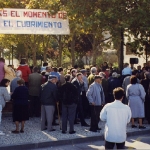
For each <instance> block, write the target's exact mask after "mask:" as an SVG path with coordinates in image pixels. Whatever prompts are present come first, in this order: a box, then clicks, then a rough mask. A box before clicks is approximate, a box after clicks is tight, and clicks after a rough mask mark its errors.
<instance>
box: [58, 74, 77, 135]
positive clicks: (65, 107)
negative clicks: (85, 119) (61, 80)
mask: <svg viewBox="0 0 150 150" xmlns="http://www.w3.org/2000/svg"><path fill="white" fill-rule="evenodd" d="M65 80H66V83H65V84H63V85H62V86H61V87H60V89H59V94H60V95H59V97H60V98H61V101H62V133H63V134H65V133H66V131H67V120H69V125H70V130H69V133H70V134H74V133H76V132H75V131H74V119H75V114H76V108H77V102H78V96H77V89H76V87H75V86H74V85H73V84H72V83H70V82H71V75H69V74H68V75H66V76H65Z"/></svg>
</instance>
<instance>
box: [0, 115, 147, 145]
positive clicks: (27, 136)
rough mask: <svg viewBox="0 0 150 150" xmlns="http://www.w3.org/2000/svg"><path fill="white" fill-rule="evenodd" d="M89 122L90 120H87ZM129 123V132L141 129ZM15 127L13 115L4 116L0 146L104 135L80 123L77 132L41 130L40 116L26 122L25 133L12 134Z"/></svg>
mask: <svg viewBox="0 0 150 150" xmlns="http://www.w3.org/2000/svg"><path fill="white" fill-rule="evenodd" d="M86 122H87V123H89V120H86ZM130 126H131V125H130V124H129V125H128V128H127V132H128V133H129V132H135V131H140V130H139V129H138V128H137V129H132V128H131V127H130ZM145 126H146V127H147V128H146V129H145V130H150V125H148V124H145ZM99 127H101V128H102V129H104V123H103V122H100V123H99ZM14 129H15V125H14V123H13V122H12V118H11V117H4V118H3V119H2V130H3V131H4V132H5V133H6V135H5V136H0V147H2V146H10V145H19V144H29V143H37V144H38V143H41V142H50V141H61V140H68V139H69V140H70V139H78V138H86V137H99V136H102V135H103V132H104V131H103V130H102V131H101V132H97V133H94V132H90V131H89V130H88V129H89V128H87V127H81V126H80V125H75V131H76V134H73V135H70V134H68V133H67V134H62V133H61V131H60V129H59V126H56V127H55V129H56V131H54V132H48V131H40V118H32V119H30V120H29V121H27V122H26V124H25V133H20V134H12V133H11V131H12V130H14Z"/></svg>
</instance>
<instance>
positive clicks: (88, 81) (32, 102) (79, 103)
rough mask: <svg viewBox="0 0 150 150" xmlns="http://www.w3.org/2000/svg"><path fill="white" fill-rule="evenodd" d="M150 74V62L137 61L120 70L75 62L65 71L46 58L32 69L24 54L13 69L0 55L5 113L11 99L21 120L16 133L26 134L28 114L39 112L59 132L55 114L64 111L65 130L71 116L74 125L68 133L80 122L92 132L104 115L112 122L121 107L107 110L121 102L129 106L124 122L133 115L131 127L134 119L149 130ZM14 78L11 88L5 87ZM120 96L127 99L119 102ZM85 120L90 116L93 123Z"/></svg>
mask: <svg viewBox="0 0 150 150" xmlns="http://www.w3.org/2000/svg"><path fill="white" fill-rule="evenodd" d="M149 75H150V70H149V67H143V68H141V66H138V67H137V69H136V68H135V67H133V65H132V66H131V67H130V66H129V64H128V63H125V64H124V69H123V70H122V74H121V75H120V74H118V73H117V70H116V69H114V68H113V65H112V64H110V65H108V64H107V62H104V63H103V64H102V65H101V66H100V67H95V66H91V67H90V68H88V69H85V68H81V69H79V68H78V66H74V67H72V68H70V69H68V70H66V73H64V69H63V68H62V67H59V68H56V67H51V66H49V65H48V63H44V64H43V66H42V67H41V68H38V67H33V68H29V66H28V65H27V64H26V60H25V59H21V62H20V65H19V67H18V68H17V69H14V68H13V67H12V66H11V65H8V66H7V65H6V64H5V60H4V59H3V58H0V115H2V109H3V108H4V107H5V102H6V101H9V100H11V101H12V102H13V121H14V122H15V125H16V129H15V130H13V131H12V133H15V134H18V133H23V132H24V125H25V121H26V120H29V117H40V116H41V130H42V131H43V130H48V131H50V132H52V131H55V129H54V128H53V126H55V125H58V123H56V119H57V118H58V119H59V120H60V115H61V124H60V122H59V124H60V127H61V129H62V134H66V133H67V121H69V126H70V128H69V133H70V134H74V133H76V131H75V130H74V124H79V123H81V126H85V127H89V130H90V131H92V132H97V131H98V130H101V128H100V127H99V126H98V123H99V121H100V118H101V120H102V121H107V125H108V124H109V123H110V122H111V121H113V120H112V119H113V117H114V116H115V115H117V113H119V112H117V111H116V110H113V111H112V112H111V111H108V110H109V109H110V110H111V109H112V108H115V107H116V108H122V109H121V111H122V110H123V109H125V110H127V111H128V112H127V113H126V114H124V115H125V116H126V121H123V122H124V123H125V124H127V123H128V122H130V118H131V123H132V126H131V127H132V128H137V126H136V124H135V120H136V119H138V123H139V126H138V128H139V129H145V128H146V127H145V126H144V125H143V124H144V119H145V120H147V121H148V123H150V109H149V107H150V86H149V85H150V84H149V83H150V76H149ZM9 83H10V93H8V91H7V88H6V87H8V86H9ZM114 100H115V101H114ZM117 100H119V102H120V101H122V103H121V104H120V103H117V102H116V101H117ZM128 106H129V107H128ZM89 110H90V111H89ZM117 110H119V109H117ZM130 110H131V113H130ZM107 111H108V112H107ZM121 111H120V112H121ZM109 112H111V114H110V116H108V118H109V120H110V122H109V121H108V120H107V117H106V116H107V115H108V114H109ZM100 114H101V115H100ZM111 117H112V118H111ZM85 119H91V121H90V125H89V124H88V123H87V122H86V121H85ZM120 119H121V118H120ZM0 122H1V117H0ZM114 122H115V121H114ZM116 122H117V120H116ZM20 123H21V128H19V124H20ZM117 123H118V124H120V122H117ZM117 126H118V125H116V127H117ZM112 127H113V125H112ZM112 127H111V128H112ZM116 127H114V128H116ZM108 128H109V127H108ZM106 132H109V131H108V130H107V131H106ZM122 132H123V131H122ZM111 134H112V133H111ZM0 135H4V133H3V131H0ZM107 136H108V135H107ZM107 136H106V139H107V138H108V140H107V143H106V145H107V146H110V143H108V142H114V141H111V140H110V139H111V137H107ZM116 136H119V134H118V135H116ZM123 139H124V138H123ZM118 142H119V143H121V142H120V141H118ZM122 142H124V141H122ZM119 148H120V147H119Z"/></svg>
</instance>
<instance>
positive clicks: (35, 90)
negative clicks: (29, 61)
mask: <svg viewBox="0 0 150 150" xmlns="http://www.w3.org/2000/svg"><path fill="white" fill-rule="evenodd" d="M38 72H39V69H38V68H37V67H34V68H33V73H32V74H30V75H29V98H30V117H34V116H35V117H40V107H41V104H40V99H39V94H40V87H41V84H42V75H41V74H39V73H38Z"/></svg>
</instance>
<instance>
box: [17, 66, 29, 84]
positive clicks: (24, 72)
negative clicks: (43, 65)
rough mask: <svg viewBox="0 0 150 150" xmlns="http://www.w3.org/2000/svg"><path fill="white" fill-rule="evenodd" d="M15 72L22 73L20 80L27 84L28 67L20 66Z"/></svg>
mask: <svg viewBox="0 0 150 150" xmlns="http://www.w3.org/2000/svg"><path fill="white" fill-rule="evenodd" d="M17 70H20V71H21V72H22V78H23V79H24V81H25V82H28V78H29V74H31V70H30V68H29V67H28V65H26V64H24V65H20V66H19V67H18V68H17Z"/></svg>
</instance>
